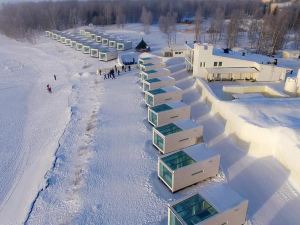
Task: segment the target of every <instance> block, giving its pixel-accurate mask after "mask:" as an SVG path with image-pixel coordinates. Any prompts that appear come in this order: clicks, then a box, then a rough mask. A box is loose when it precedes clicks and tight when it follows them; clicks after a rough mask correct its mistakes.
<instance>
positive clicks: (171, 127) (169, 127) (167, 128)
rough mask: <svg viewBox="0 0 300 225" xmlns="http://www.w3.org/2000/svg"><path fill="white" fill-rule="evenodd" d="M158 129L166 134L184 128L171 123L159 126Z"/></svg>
mask: <svg viewBox="0 0 300 225" xmlns="http://www.w3.org/2000/svg"><path fill="white" fill-rule="evenodd" d="M156 129H157V130H158V131H159V132H160V133H161V134H163V135H165V136H166V135H169V134H174V133H177V132H179V131H182V129H181V128H180V127H178V126H176V125H175V124H174V123H170V124H167V125H164V126H161V127H158V128H156Z"/></svg>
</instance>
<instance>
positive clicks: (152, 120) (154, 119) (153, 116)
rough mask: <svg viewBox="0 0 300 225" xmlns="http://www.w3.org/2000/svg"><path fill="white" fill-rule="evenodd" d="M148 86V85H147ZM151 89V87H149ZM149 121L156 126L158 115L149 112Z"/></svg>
mask: <svg viewBox="0 0 300 225" xmlns="http://www.w3.org/2000/svg"><path fill="white" fill-rule="evenodd" d="M147 86H148V85H147ZM148 87H149V86H148ZM149 120H150V121H151V122H152V123H153V124H154V125H157V115H156V114H155V113H153V112H151V111H150V112H149Z"/></svg>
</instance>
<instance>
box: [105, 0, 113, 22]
mask: <svg viewBox="0 0 300 225" xmlns="http://www.w3.org/2000/svg"><path fill="white" fill-rule="evenodd" d="M104 17H105V22H106V24H111V23H112V17H113V8H112V5H111V3H106V4H105V6H104Z"/></svg>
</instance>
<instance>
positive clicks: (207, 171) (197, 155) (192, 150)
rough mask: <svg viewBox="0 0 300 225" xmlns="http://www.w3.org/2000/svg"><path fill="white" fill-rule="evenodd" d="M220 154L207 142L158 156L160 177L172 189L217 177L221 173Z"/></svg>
mask: <svg viewBox="0 0 300 225" xmlns="http://www.w3.org/2000/svg"><path fill="white" fill-rule="evenodd" d="M219 166H220V155H219V154H216V153H214V152H213V151H211V150H210V149H208V148H207V147H206V146H205V144H198V145H193V146H191V147H188V148H185V149H183V150H181V151H177V152H173V153H169V154H167V155H163V156H160V157H159V158H158V165H157V171H158V177H159V178H160V179H161V180H162V181H163V183H164V184H165V185H166V186H167V187H168V188H169V189H170V190H171V191H172V192H175V191H178V190H181V189H183V188H185V187H188V186H190V185H193V184H195V183H198V182H201V181H204V180H206V179H208V178H211V177H215V176H216V175H217V174H218V173H219Z"/></svg>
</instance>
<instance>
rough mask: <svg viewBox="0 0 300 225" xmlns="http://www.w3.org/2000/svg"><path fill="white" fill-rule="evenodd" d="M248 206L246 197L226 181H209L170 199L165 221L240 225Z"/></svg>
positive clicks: (184, 224) (189, 224) (183, 224)
mask: <svg viewBox="0 0 300 225" xmlns="http://www.w3.org/2000/svg"><path fill="white" fill-rule="evenodd" d="M247 209H248V200H245V199H243V198H242V197H241V196H240V195H238V194H237V193H236V192H234V191H233V190H232V189H231V188H230V187H229V186H228V185H226V184H215V185H210V186H208V187H206V188H203V189H202V190H200V191H199V192H198V193H196V194H192V195H190V196H187V197H184V198H182V199H180V200H177V201H175V202H174V203H171V204H170V205H169V207H168V225H223V224H232V225H243V224H245V223H246V214H247Z"/></svg>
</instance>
